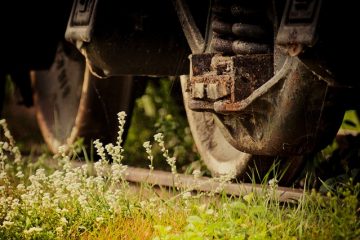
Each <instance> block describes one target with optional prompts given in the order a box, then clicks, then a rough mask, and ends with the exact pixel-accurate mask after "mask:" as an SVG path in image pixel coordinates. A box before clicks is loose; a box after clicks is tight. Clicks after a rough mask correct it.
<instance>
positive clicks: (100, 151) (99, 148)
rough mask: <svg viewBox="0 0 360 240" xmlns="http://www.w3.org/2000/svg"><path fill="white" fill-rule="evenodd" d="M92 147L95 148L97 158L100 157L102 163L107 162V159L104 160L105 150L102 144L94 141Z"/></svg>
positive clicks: (97, 140)
mask: <svg viewBox="0 0 360 240" xmlns="http://www.w3.org/2000/svg"><path fill="white" fill-rule="evenodd" d="M94 146H95V148H96V153H97V154H98V156H99V157H100V160H102V161H104V162H107V159H106V154H105V148H104V146H103V144H102V142H100V140H99V139H96V140H95V141H94Z"/></svg>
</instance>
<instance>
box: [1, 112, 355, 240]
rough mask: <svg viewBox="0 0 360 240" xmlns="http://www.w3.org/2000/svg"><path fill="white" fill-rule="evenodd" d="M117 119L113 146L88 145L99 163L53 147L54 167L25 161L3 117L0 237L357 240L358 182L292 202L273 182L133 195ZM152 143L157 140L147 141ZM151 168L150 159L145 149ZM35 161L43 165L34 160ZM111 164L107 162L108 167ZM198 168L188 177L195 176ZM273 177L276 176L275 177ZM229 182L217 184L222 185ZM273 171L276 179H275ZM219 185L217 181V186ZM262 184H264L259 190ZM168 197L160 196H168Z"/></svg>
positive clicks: (161, 140)
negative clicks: (233, 189) (235, 191)
mask: <svg viewBox="0 0 360 240" xmlns="http://www.w3.org/2000/svg"><path fill="white" fill-rule="evenodd" d="M124 121H125V115H124V114H119V125H120V129H119V136H118V139H117V142H116V143H115V145H113V144H107V145H105V146H104V144H103V143H101V142H100V141H95V142H94V144H95V149H96V151H97V153H98V155H99V157H100V160H99V161H98V162H96V163H95V164H94V171H95V174H91V173H90V172H89V169H91V168H92V167H91V166H90V163H87V164H84V165H83V166H81V167H75V166H73V165H72V163H71V160H72V159H73V158H74V156H76V153H74V148H69V147H61V148H60V149H59V153H58V154H57V155H56V156H54V158H55V159H56V160H57V161H58V163H59V166H58V167H57V169H50V170H46V169H44V168H42V167H41V164H40V165H36V164H33V165H30V166H29V165H28V163H29V162H27V161H25V160H24V158H23V157H22V156H21V154H20V152H19V151H18V149H17V147H16V145H15V141H14V139H13V138H12V136H11V134H10V132H9V131H8V130H7V127H6V122H5V121H4V120H1V122H0V123H1V127H2V129H3V131H2V133H3V134H2V138H1V142H0V239H358V238H359V236H360V221H359V216H358V214H359V200H358V197H359V192H360V184H359V183H358V184H355V183H354V182H353V181H352V179H350V180H349V181H348V182H346V183H343V184H339V185H334V186H327V185H326V184H324V186H327V189H326V191H327V196H326V197H324V196H323V195H321V194H320V193H318V192H316V191H315V190H314V191H311V192H310V193H306V194H304V196H303V198H302V199H301V200H300V201H299V202H297V203H291V204H290V203H281V202H280V201H279V199H278V198H277V195H276V194H275V191H276V189H277V187H278V185H277V178H274V179H266V182H265V181H264V183H263V184H264V188H263V191H262V192H251V193H249V194H247V195H245V196H241V197H229V196H226V195H225V194H223V193H222V192H221V191H222V189H214V191H213V193H212V194H211V196H212V198H208V197H207V195H206V194H204V193H201V192H199V193H194V192H193V191H192V189H180V190H179V191H175V192H174V191H173V189H170V190H167V189H162V190H161V191H160V193H159V191H158V190H156V188H154V187H152V186H147V185H142V186H141V188H140V192H139V193H137V194H134V193H133V191H132V188H131V187H130V186H129V184H128V183H127V182H126V181H125V180H124V178H123V174H124V172H125V169H126V166H125V165H124V164H123V160H124V149H123V148H122V147H121V145H120V144H121V142H122V131H121V128H122V127H121V126H123V124H124ZM156 142H157V143H156V144H157V145H158V146H157V147H158V148H159V149H160V151H161V152H162V154H163V156H164V157H165V159H166V160H167V162H168V164H169V165H170V168H171V169H172V172H173V174H174V176H176V174H177V171H176V165H175V158H174V157H171V156H170V154H169V151H168V149H167V148H166V147H165V142H164V136H163V135H162V134H158V135H156ZM153 145H155V143H154V144H153ZM144 147H145V151H146V152H147V156H148V160H149V161H150V169H152V167H153V165H152V161H153V158H155V156H154V155H153V151H152V144H151V143H150V142H148V143H145V144H144ZM40 161H41V160H40ZM110 162H111V163H110ZM199 176H200V171H199V170H196V171H194V177H195V178H196V177H199ZM274 176H278V175H276V174H274ZM232 177H233V176H221V177H219V178H218V179H217V181H220V183H221V182H223V183H225V182H226V181H228V180H230V179H231V178H232ZM280 177H281V175H280V176H279V178H280ZM220 185H221V184H220ZM266 186H270V187H266ZM166 193H167V194H168V195H167V196H165V195H166Z"/></svg>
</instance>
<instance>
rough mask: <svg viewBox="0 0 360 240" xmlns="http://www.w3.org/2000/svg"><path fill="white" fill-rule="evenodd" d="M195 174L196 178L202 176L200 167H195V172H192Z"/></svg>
mask: <svg viewBox="0 0 360 240" xmlns="http://www.w3.org/2000/svg"><path fill="white" fill-rule="evenodd" d="M192 174H193V176H194V178H195V179H198V178H200V177H201V171H200V170H199V169H195V170H194V171H193V172H192Z"/></svg>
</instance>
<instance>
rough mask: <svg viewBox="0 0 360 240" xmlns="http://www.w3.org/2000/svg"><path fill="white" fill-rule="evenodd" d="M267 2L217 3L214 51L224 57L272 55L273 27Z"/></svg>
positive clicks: (218, 0) (220, 0) (224, 0)
mask: <svg viewBox="0 0 360 240" xmlns="http://www.w3.org/2000/svg"><path fill="white" fill-rule="evenodd" d="M267 9H268V1H266V0H214V4H213V7H212V13H213V18H212V24H211V29H212V31H213V38H212V40H211V47H212V50H213V51H215V52H221V53H224V54H229V55H233V54H242V55H247V54H264V53H271V52H272V46H273V31H272V24H271V21H270V20H269V18H268V14H267Z"/></svg>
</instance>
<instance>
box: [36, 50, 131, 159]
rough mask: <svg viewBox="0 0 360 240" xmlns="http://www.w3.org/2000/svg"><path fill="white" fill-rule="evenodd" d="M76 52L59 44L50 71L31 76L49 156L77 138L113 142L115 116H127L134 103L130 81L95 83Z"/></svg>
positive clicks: (117, 80)
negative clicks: (120, 114) (121, 113)
mask: <svg viewBox="0 0 360 240" xmlns="http://www.w3.org/2000/svg"><path fill="white" fill-rule="evenodd" d="M76 51H77V50H76V49H73V48H72V47H71V46H67V45H65V44H60V45H59V47H58V50H57V53H56V57H55V61H54V63H53V64H52V66H51V67H50V69H49V70H47V71H34V72H32V73H31V76H32V83H33V90H34V105H35V109H36V116H37V121H38V124H39V126H40V129H41V132H42V134H43V137H44V139H45V142H46V143H47V145H48V147H49V148H50V150H51V151H52V152H56V151H57V149H58V147H59V146H61V145H63V144H73V143H74V142H75V141H76V139H77V138H79V137H82V138H84V140H85V143H87V144H88V143H90V142H91V140H94V139H97V138H100V139H101V140H103V141H105V142H110V141H113V140H114V139H115V138H116V135H117V126H118V121H117V116H116V114H117V113H118V112H119V111H125V112H127V113H131V109H132V106H133V102H134V99H135V97H134V92H135V87H134V81H133V77H131V76H124V77H113V78H108V79H97V78H96V77H95V76H93V75H92V74H91V73H90V71H89V70H88V69H87V67H86V66H85V61H84V59H83V57H82V56H81V55H80V54H78V53H77V52H76ZM128 122H129V121H128Z"/></svg>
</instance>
